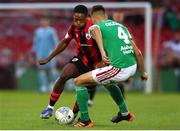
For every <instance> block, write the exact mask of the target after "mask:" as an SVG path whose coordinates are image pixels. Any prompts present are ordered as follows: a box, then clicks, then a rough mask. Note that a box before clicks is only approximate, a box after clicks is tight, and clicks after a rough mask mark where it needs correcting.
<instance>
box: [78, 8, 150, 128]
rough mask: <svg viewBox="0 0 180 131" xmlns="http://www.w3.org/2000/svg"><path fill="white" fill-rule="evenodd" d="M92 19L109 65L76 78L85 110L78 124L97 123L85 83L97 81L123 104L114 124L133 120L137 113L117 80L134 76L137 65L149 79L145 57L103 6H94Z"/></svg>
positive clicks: (142, 76)
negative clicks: (109, 18)
mask: <svg viewBox="0 0 180 131" xmlns="http://www.w3.org/2000/svg"><path fill="white" fill-rule="evenodd" d="M91 18H92V21H93V23H94V24H95V25H93V26H91V27H90V29H89V30H90V32H91V34H92V36H93V37H94V38H95V40H96V42H97V44H98V47H99V50H100V53H101V58H102V61H103V62H104V63H105V64H107V66H105V67H102V68H98V69H95V70H93V71H90V72H88V73H85V74H82V75H80V76H79V77H77V78H75V79H74V83H75V86H76V95H77V102H78V106H79V109H80V113H81V115H80V119H79V120H78V122H77V123H76V124H75V125H74V126H75V127H92V126H93V125H94V124H93V122H92V121H91V120H90V117H89V115H88V107H87V100H88V99H87V89H86V88H84V87H83V86H85V85H95V84H103V85H105V86H106V87H107V89H108V91H109V92H110V94H111V96H112V98H113V100H114V101H115V103H116V104H117V106H118V107H119V110H120V111H119V112H118V114H117V115H116V116H114V117H113V118H112V120H111V121H112V122H113V123H118V122H121V121H123V120H127V121H132V120H133V119H134V115H133V114H132V113H130V112H129V111H128V108H127V106H126V103H125V101H124V98H123V96H122V93H121V90H120V89H119V87H118V86H117V85H118V84H117V83H118V82H120V81H125V80H127V79H128V78H129V77H131V76H133V75H134V74H135V72H136V68H137V64H138V67H139V70H140V75H141V78H142V79H144V80H147V78H148V76H147V73H146V72H145V68H144V62H143V56H142V54H141V51H140V50H139V49H138V48H137V46H136V45H135V43H134V42H133V40H132V37H131V35H130V34H129V32H128V30H127V29H126V27H125V26H123V25H121V24H119V23H117V22H115V21H112V20H108V19H107V14H106V13H105V9H104V7H103V6H101V5H97V6H93V8H92V12H91ZM110 32H111V33H110Z"/></svg>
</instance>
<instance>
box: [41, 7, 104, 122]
mask: <svg viewBox="0 0 180 131" xmlns="http://www.w3.org/2000/svg"><path fill="white" fill-rule="evenodd" d="M87 17H88V9H87V7H85V6H84V5H78V6H76V7H75V8H74V10H73V23H72V24H71V25H70V26H69V29H68V31H67V34H66V36H65V37H64V38H63V39H62V40H61V41H60V43H59V44H58V45H57V47H56V48H55V49H54V50H53V52H52V53H51V54H50V55H49V56H48V57H47V58H45V59H42V60H39V63H40V64H41V65H42V64H46V63H48V62H49V61H50V60H51V59H52V58H54V57H55V56H56V55H57V54H59V53H61V52H62V51H63V50H64V49H66V47H67V46H68V45H69V43H70V41H71V40H72V39H74V40H75V41H76V56H74V57H73V58H72V59H71V60H70V61H69V63H68V64H66V65H65V66H64V68H63V70H62V73H61V75H60V77H59V78H58V79H57V81H56V83H55V84H54V87H53V91H52V93H51V97H50V101H49V105H48V107H47V108H46V109H45V110H44V111H43V112H42V113H41V115H40V117H41V118H45V119H48V118H49V117H50V116H52V111H53V107H54V105H55V103H56V102H57V100H58V98H59V97H60V95H61V93H62V92H63V90H64V85H65V83H66V81H67V80H69V79H71V78H75V77H77V76H79V75H80V74H82V73H85V72H88V71H90V70H92V69H94V68H95V66H96V64H97V63H98V62H100V60H101V57H100V53H99V50H98V47H97V44H96V42H95V40H93V39H92V38H91V36H90V34H89V33H88V29H89V27H90V26H91V25H92V22H91V20H90V18H87ZM95 89H96V88H95V86H92V87H90V90H88V91H89V99H90V100H91V103H90V104H92V99H93V97H94V93H95ZM78 111H79V109H78V106H77V103H76V102H75V104H74V108H73V112H74V113H75V114H77V112H78Z"/></svg>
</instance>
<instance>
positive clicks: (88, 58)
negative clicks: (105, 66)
mask: <svg viewBox="0 0 180 131" xmlns="http://www.w3.org/2000/svg"><path fill="white" fill-rule="evenodd" d="M91 26H92V21H91V20H90V18H87V21H86V26H85V28H84V29H83V30H79V29H77V28H75V26H73V24H71V25H70V26H69V29H68V32H67V34H66V36H65V37H64V39H65V40H68V41H71V40H72V39H73V38H74V39H75V41H76V56H78V57H79V58H80V59H81V60H82V62H83V63H84V65H85V66H89V67H94V66H95V65H96V64H97V63H98V62H100V60H101V56H100V52H99V49H98V46H97V44H96V42H95V40H94V39H92V38H91V35H90V34H89V33H88V29H89V27H91Z"/></svg>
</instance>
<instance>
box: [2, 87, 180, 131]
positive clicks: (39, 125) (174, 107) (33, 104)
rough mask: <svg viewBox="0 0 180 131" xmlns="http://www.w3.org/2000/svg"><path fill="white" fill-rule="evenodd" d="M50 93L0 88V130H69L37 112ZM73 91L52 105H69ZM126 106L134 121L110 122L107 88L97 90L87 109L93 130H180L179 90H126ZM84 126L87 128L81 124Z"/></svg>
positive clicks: (114, 109) (113, 108)
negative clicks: (151, 92)
mask: <svg viewBox="0 0 180 131" xmlns="http://www.w3.org/2000/svg"><path fill="white" fill-rule="evenodd" d="M49 95H50V94H39V93H34V92H17V91H12V92H10V91H0V130H6V129H8V130H21V129H24V130H36V129H37V130H68V129H74V130H75V129H76V128H74V127H72V126H68V125H59V124H57V123H56V121H55V120H54V116H53V117H51V118H50V119H49V120H41V119H40V117H39V114H40V112H41V111H42V109H43V108H45V107H46V106H47V104H48V101H49ZM74 99H75V93H66V92H65V93H63V94H62V96H61V98H60V100H59V101H58V103H57V104H56V106H55V109H57V108H58V107H61V106H69V107H72V105H73V101H74ZM126 102H127V104H128V107H129V110H130V111H132V112H133V113H134V114H135V120H134V121H133V122H122V123H118V124H113V123H111V122H110V119H111V117H112V116H113V115H115V114H116V113H117V111H118V108H117V106H116V105H115V104H114V103H113V102H112V99H111V97H110V95H109V94H108V93H106V92H104V93H102V92H98V93H97V94H96V96H95V100H94V105H93V107H91V108H90V109H89V113H90V116H91V119H92V120H93V121H94V123H95V125H94V127H93V128H90V129H92V130H149V129H150V130H161V129H163V130H179V129H180V94H177V93H168V94H150V95H145V94H143V93H129V92H128V93H127V94H126ZM81 129H83V130H87V129H88V128H81Z"/></svg>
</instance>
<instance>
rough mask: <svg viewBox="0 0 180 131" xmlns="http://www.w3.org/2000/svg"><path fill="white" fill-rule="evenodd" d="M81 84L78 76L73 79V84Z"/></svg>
mask: <svg viewBox="0 0 180 131" xmlns="http://www.w3.org/2000/svg"><path fill="white" fill-rule="evenodd" d="M80 84H81V81H80V80H79V78H75V79H74V85H76V86H78V85H80Z"/></svg>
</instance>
